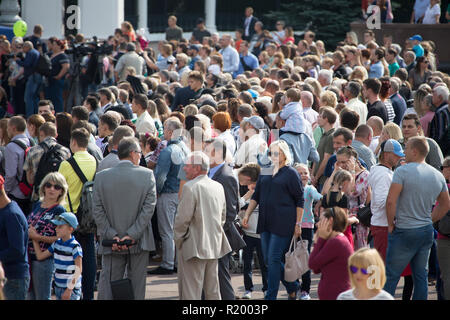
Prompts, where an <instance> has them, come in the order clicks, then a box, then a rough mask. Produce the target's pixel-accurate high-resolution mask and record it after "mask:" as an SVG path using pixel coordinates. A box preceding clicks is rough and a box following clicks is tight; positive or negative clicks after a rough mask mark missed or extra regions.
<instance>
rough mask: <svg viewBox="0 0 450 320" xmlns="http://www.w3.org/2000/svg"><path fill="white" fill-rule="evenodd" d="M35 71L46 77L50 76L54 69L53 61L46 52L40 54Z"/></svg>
mask: <svg viewBox="0 0 450 320" xmlns="http://www.w3.org/2000/svg"><path fill="white" fill-rule="evenodd" d="M34 71H35V72H37V73H39V74H41V75H43V76H46V77H48V76H50V73H51V71H52V62H51V60H50V58H49V57H48V56H47V55H46V54H40V55H39V58H38V60H37V62H36V66H35V68H34Z"/></svg>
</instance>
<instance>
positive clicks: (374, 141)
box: [369, 136, 380, 157]
mask: <svg viewBox="0 0 450 320" xmlns="http://www.w3.org/2000/svg"><path fill="white" fill-rule="evenodd" d="M379 141H380V136H377V137H373V138H372V141H371V142H370V145H369V149H370V150H372V152H373V153H374V154H375V150H376V149H377V147H378V142H379ZM376 156H377V155H376V154H375V157H376Z"/></svg>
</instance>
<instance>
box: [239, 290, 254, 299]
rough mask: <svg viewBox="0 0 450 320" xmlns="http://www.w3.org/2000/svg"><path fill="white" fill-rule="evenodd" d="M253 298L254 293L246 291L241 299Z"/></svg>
mask: <svg viewBox="0 0 450 320" xmlns="http://www.w3.org/2000/svg"><path fill="white" fill-rule="evenodd" d="M251 298H252V292H251V291H245V293H244V294H243V295H242V297H241V299H247V300H248V299H251Z"/></svg>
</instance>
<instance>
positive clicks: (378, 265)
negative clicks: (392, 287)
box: [337, 248, 394, 300]
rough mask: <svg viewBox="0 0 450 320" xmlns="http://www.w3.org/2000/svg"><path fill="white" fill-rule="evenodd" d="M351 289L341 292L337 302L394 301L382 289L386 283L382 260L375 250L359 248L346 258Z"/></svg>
mask: <svg viewBox="0 0 450 320" xmlns="http://www.w3.org/2000/svg"><path fill="white" fill-rule="evenodd" d="M348 272H349V274H350V282H351V284H352V289H350V290H347V291H344V292H342V293H341V294H340V295H339V296H338V297H337V300H394V298H393V297H392V296H391V295H390V294H389V293H387V292H386V291H384V290H383V289H382V288H383V286H384V284H385V283H386V271H385V267H384V262H383V259H381V256H380V254H379V253H378V251H377V250H376V249H369V248H361V249H359V250H358V251H356V252H355V253H354V254H352V255H351V256H350V258H348Z"/></svg>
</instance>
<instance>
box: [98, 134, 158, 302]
mask: <svg viewBox="0 0 450 320" xmlns="http://www.w3.org/2000/svg"><path fill="white" fill-rule="evenodd" d="M141 155H142V151H141V149H140V147H139V142H138V140H137V139H136V138H134V137H127V138H123V139H122V141H121V142H120V143H119V147H118V156H119V159H120V162H119V164H117V165H116V166H115V167H113V168H110V169H106V170H103V171H102V172H99V173H97V176H96V178H95V185H94V219H95V222H96V224H97V234H98V235H99V237H100V241H103V240H111V239H112V240H116V241H124V240H131V241H132V242H133V245H131V246H117V245H116V244H114V245H113V247H112V248H108V247H103V246H102V245H101V246H100V248H99V253H100V254H101V255H102V272H101V274H100V281H99V286H98V299H100V300H111V299H112V292H111V286H110V281H114V280H120V279H122V278H123V276H124V273H125V270H126V271H127V275H128V278H129V279H130V280H131V284H132V287H133V290H134V298H135V299H136V300H143V299H144V298H145V284H146V274H147V273H146V269H147V265H148V257H149V252H150V251H152V250H154V249H155V244H154V240H153V233H152V226H151V222H150V220H151V218H152V216H153V212H154V210H155V205H156V183H155V178H154V176H153V172H152V171H151V170H149V169H147V168H143V167H140V166H139V161H140V159H141ZM128 254H130V256H129V257H128Z"/></svg>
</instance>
